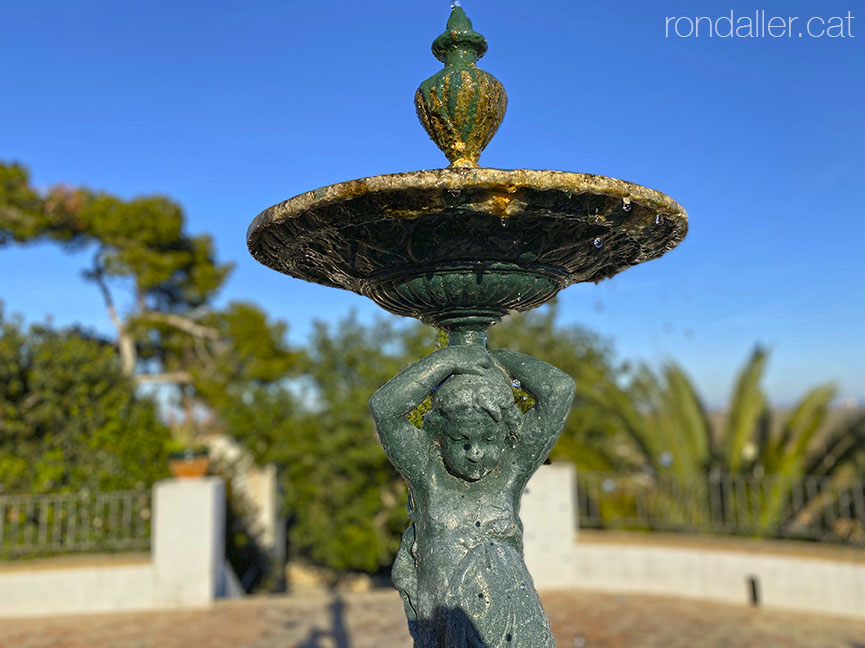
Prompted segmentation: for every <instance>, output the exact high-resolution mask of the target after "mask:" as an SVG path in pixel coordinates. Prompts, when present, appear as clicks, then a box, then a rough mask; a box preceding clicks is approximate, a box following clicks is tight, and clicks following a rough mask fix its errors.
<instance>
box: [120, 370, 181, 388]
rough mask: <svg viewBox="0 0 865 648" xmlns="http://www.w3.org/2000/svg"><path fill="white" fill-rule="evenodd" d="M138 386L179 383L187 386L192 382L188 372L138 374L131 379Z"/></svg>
mask: <svg viewBox="0 0 865 648" xmlns="http://www.w3.org/2000/svg"><path fill="white" fill-rule="evenodd" d="M133 380H134V381H135V383H136V384H138V385H158V384H167V383H179V384H182V385H188V384H190V383H191V382H192V374H190V373H189V372H188V371H169V372H166V373H160V374H138V375H137V376H134V377H133Z"/></svg>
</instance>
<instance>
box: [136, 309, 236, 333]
mask: <svg viewBox="0 0 865 648" xmlns="http://www.w3.org/2000/svg"><path fill="white" fill-rule="evenodd" d="M139 318H140V319H144V320H150V321H151V322H161V323H162V324H168V325H169V326H173V327H174V328H176V329H178V330H180V331H183V332H184V333H188V334H189V335H191V336H192V337H196V338H206V339H208V340H218V339H219V338H220V337H221V336H220V334H219V331H218V330H217V329H215V328H212V327H210V326H202V325H201V324H197V323H196V322H193V321H192V320H191V319H188V318H186V317H182V316H180V315H175V314H174V313H159V312H156V311H146V312H144V313H141V315H139Z"/></svg>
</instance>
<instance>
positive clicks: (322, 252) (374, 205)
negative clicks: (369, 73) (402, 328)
mask: <svg viewBox="0 0 865 648" xmlns="http://www.w3.org/2000/svg"><path fill="white" fill-rule="evenodd" d="M486 49H487V43H486V40H485V39H484V37H483V36H482V35H480V34H479V33H477V32H475V31H474V30H473V28H472V23H471V21H470V20H469V19H468V17H467V16H466V14H465V12H464V11H463V9H462V8H461V7H460V6H459V3H453V5H452V8H451V14H450V18H449V20H448V23H447V28H446V30H445V32H444V33H443V34H441V35H440V36H439V37H438V38H436V39H435V41H434V42H433V46H432V51H433V54H434V55H435V57H436V58H437V59H439V60H440V61H442V62H443V63H444V68H443V69H442V70H440V71H439V72H438V73H437V74H435V75H433V76H432V77H430V78H429V79H428V80H426V81H424V82H423V83H422V84H421V86H420V87H419V88H418V90H417V93H416V95H415V105H416V108H417V113H418V117H419V119H420V121H421V124H422V125H423V126H424V128H425V129H426V131H427V133H428V134H429V136H430V138H431V139H432V140H433V141H434V142H435V143H436V144H437V145H438V147H439V148H440V149H441V150H442V151H443V153H444V154H445V156H446V157H447V158H448V160H449V161H450V163H451V164H450V166H449V167H447V168H444V169H435V170H427V171H414V172H408V173H398V174H391V175H382V176H374V177H370V178H363V179H360V180H352V181H349V182H342V183H338V184H334V185H330V186H328V187H323V188H320V189H315V190H314V191H309V192H307V193H304V194H301V195H299V196H295V197H294V198H291V199H289V200H287V201H285V202H282V203H280V204H278V205H275V206H273V207H271V208H270V209H267V210H265V211H264V212H262V213H261V214H260V215H259V216H258V217H257V218H256V219H255V220H254V221H253V222H252V224H251V225H250V227H249V231H248V234H247V240H248V244H249V250H250V252H251V253H252V255H253V256H254V257H255V258H256V259H257V260H258V261H260V262H261V263H263V264H264V265H266V266H268V267H270V268H273V269H274V270H278V271H279V272H283V273H285V274H288V275H290V276H292V277H297V278H300V279H304V280H307V281H312V282H315V283H318V284H322V285H325V286H332V287H336V288H343V289H346V290H351V291H353V292H356V293H358V294H361V295H365V296H367V297H369V298H370V299H372V300H373V301H375V302H376V303H377V304H378V305H379V306H381V307H382V308H384V309H385V310H387V311H389V312H391V313H395V314H397V315H404V316H409V317H415V318H417V319H420V320H421V321H423V322H426V323H427V324H430V325H432V326H435V327H437V328H439V329H442V330H445V331H447V332H448V333H449V343H448V345H447V346H446V347H444V348H442V349H439V350H437V351H434V352H433V353H431V354H430V355H428V356H426V357H425V358H422V359H420V360H419V361H418V362H416V363H415V364H413V365H411V366H410V367H408V368H406V369H405V370H403V371H402V372H400V373H399V374H398V375H397V376H396V377H394V378H393V379H392V380H390V381H389V382H388V383H387V384H386V385H384V386H383V387H382V388H381V389H379V390H378V391H377V392H376V393H375V394H374V395H373V396H372V398H371V399H370V409H371V412H372V415H373V417H374V419H375V423H376V429H377V430H378V433H379V438H380V439H381V442H382V445H383V446H384V449H385V451H386V452H387V455H388V458H389V459H390V460H391V462H392V463H393V464H394V466H395V467H396V468H397V470H399V472H400V474H402V476H403V477H404V478H405V479H406V481H407V482H408V485H409V513H410V518H411V525H410V527H409V528H408V529H407V530H406V532H405V534H404V535H403V538H402V543H401V546H400V550H399V552H398V554H397V558H396V561H395V563H394V566H393V580H394V584H395V586H396V588H397V589H398V590H399V592H400V594H401V596H402V598H403V601H404V604H405V610H406V616H407V617H408V622H409V629H410V631H411V633H412V636H413V637H414V640H415V646H417V647H418V648H432V647H438V648H440V647H448V648H451V647H454V648H456V647H466V648H469V647H477V648H481V647H483V648H506V647H508V646H519V647H520V648H541V647H549V646H554V645H555V643H554V640H553V637H552V633H551V631H550V627H549V623H548V621H547V618H546V615H545V614H544V611H543V608H542V607H541V604H540V600H539V598H538V595H537V593H536V592H535V590H534V587H533V585H532V580H531V576H530V575H529V573H528V571H527V569H526V566H525V563H524V561H523V555H522V525H521V523H520V519H519V503H520V497H521V494H522V492H523V488H524V487H525V484H526V483H527V482H528V480H529V478H530V477H531V475H532V474H533V473H534V472H535V471H536V470H537V468H538V467H539V466H540V465H541V464H542V463H543V461H544V460H545V458H546V457H547V455H548V454H549V452H550V450H551V449H552V447H553V445H554V444H555V442H556V439H557V438H558V435H559V434H560V433H561V429H562V426H563V425H564V421H565V417H566V416H567V413H568V410H569V408H570V405H571V400H572V398H573V394H574V383H573V381H572V380H571V378H570V377H569V376H567V375H566V374H564V373H563V372H561V371H559V370H558V369H556V368H555V367H552V366H550V365H548V364H546V363H544V362H541V361H540V360H537V359H535V358H532V357H530V356H526V355H522V354H518V353H513V352H510V351H506V350H488V349H487V348H486V335H485V331H486V330H487V329H488V328H489V327H490V326H491V325H493V324H495V323H496V322H497V321H499V320H500V319H501V318H502V317H503V316H504V315H506V314H507V313H509V312H512V311H524V310H529V309H532V308H535V307H537V306H540V305H542V304H543V303H545V302H547V301H548V300H550V299H552V298H553V297H554V296H555V295H556V294H557V293H558V292H559V291H560V290H562V289H564V288H566V287H567V286H569V285H571V284H573V283H578V282H586V281H591V282H598V281H600V280H602V279H605V278H607V277H611V276H613V275H615V274H616V273H618V272H620V271H622V270H624V269H626V268H629V267H631V266H633V265H636V264H638V263H642V262H644V261H648V260H650V259H654V258H657V257H659V256H661V255H662V254H664V253H665V252H667V251H668V250H670V249H672V248H673V247H675V246H676V245H677V244H678V243H679V242H680V241H681V240H682V239H683V238H684V236H685V234H686V232H687V227H688V225H687V215H686V214H685V211H684V210H683V209H682V208H681V207H680V206H679V205H678V204H677V203H676V202H675V201H673V200H672V199H671V198H669V197H668V196H666V195H664V194H662V193H660V192H657V191H654V190H652V189H647V188H645V187H641V186H638V185H635V184H631V183H629V182H624V181H622V180H615V179H612V178H606V177H602V176H596V175H587V174H582V173H566V172H560V171H534V170H526V169H517V170H504V169H489V168H484V167H481V166H479V165H478V160H479V158H480V155H481V152H482V151H483V149H484V148H485V147H486V145H487V144H488V143H489V141H490V140H491V138H492V137H493V135H494V134H495V132H496V130H497V129H498V127H499V124H500V123H501V121H502V119H503V117H504V114H505V108H506V105H507V96H506V94H505V90H504V88H503V87H502V85H501V83H500V82H499V81H498V80H497V79H496V78H495V77H493V76H492V75H491V74H489V73H487V72H485V71H483V70H481V69H480V68H478V67H477V66H476V61H477V60H478V59H479V58H480V57H482V56H483V55H484V53H485V52H486ZM516 385H519V386H520V387H521V388H522V389H524V390H525V391H527V392H529V393H530V394H531V395H532V397H533V398H534V400H535V404H534V406H533V407H532V408H531V409H529V410H528V411H526V412H525V413H523V412H522V411H521V410H520V409H518V408H517V407H516V405H515V403H514V396H513V389H512V387H513V386H516ZM427 397H431V403H432V409H431V411H430V412H429V413H428V414H427V416H426V417H425V419H424V423H423V425H422V427H421V428H417V427H415V426H414V425H413V424H412V423H410V422H409V420H408V419H407V418H406V416H407V415H408V414H409V413H411V412H413V411H414V410H415V409H416V408H417V407H418V405H419V404H420V403H422V402H423V401H425V400H426V398H427Z"/></svg>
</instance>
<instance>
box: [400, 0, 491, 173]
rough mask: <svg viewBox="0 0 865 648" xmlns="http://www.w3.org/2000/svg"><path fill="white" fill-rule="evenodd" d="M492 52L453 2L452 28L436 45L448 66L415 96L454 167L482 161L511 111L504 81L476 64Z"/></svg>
mask: <svg viewBox="0 0 865 648" xmlns="http://www.w3.org/2000/svg"><path fill="white" fill-rule="evenodd" d="M486 51H487V41H486V39H485V38H484V37H483V36H482V35H480V34H479V33H477V32H476V31H474V29H472V21H471V20H469V18H468V16H466V13H465V11H463V9H462V7H461V6H460V5H459V2H452V3H451V15H450V18H449V19H448V24H447V28H446V29H445V32H444V33H443V34H442V35H441V36H439V37H438V38H436V39H435V41H433V44H432V52H433V55H434V56H435V57H436V58H437V59H438V60H439V61H441V62H443V63H444V64H445V67H444V69H443V70H440V71H439V72H438V73H436V74H434V75H433V76H431V77H430V78H429V79H427V80H426V81H424V82H423V83H421V84H420V87H419V88H418V89H417V92H416V93H415V97H414V102H415V107H416V108H417V115H418V119H420V123H421V124H422V125H423V127H424V129H426V132H427V133H429V136H430V138H431V139H432V140H433V142H435V143H436V145H437V146H438V147H439V148H440V149H441V150H442V152H443V153H444V154H445V156H446V157H447V159H448V160H450V162H451V166H452V167H476V166H478V159H479V158H480V156H481V151H483V150H484V149H485V148H486V146H487V144H489V143H490V140H491V139H492V138H493V135H495V133H496V130H498V128H499V125H500V124H501V123H502V119H504V116H505V109H506V108H507V105H508V97H507V95H506V94H505V89H504V86H502V84H501V83H500V82H499V80H498V79H496V78H495V77H494V76H493V75H492V74H490V73H489V72H485V71H484V70H481V69H480V68H479V67H477V66H476V65H475V61H477V60H478V59H479V58H481V57H482V56H483V55H484V54H486Z"/></svg>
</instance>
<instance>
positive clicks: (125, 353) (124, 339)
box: [87, 248, 138, 376]
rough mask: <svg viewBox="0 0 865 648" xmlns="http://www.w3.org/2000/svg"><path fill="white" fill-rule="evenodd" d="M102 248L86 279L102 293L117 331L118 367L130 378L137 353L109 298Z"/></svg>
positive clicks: (109, 292)
mask: <svg viewBox="0 0 865 648" xmlns="http://www.w3.org/2000/svg"><path fill="white" fill-rule="evenodd" d="M102 252H103V250H102V248H99V249H98V250H97V251H96V253H95V254H94V255H93V269H92V270H90V271H89V272H87V277H88V278H90V279H92V280H93V281H94V282H96V285H97V286H98V287H99V290H100V292H101V293H102V299H103V300H105V308H106V309H107V310H108V317H110V318H111V323H112V324H114V328H116V329H117V350H118V351H119V352H120V366H121V368H122V370H123V375H124V376H131V375H132V374H133V373H135V365H136V363H137V362H138V353H137V351H136V349H135V340H134V339H133V338H132V336H131V335H130V334H129V331H128V330H127V328H126V324H125V323H124V322H123V320H122V319H121V318H120V315H118V314H117V308H116V307H115V306H114V298H113V297H112V296H111V291H110V290H109V289H108V284H107V283H106V281H105V266H104V265H103V264H102Z"/></svg>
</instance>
